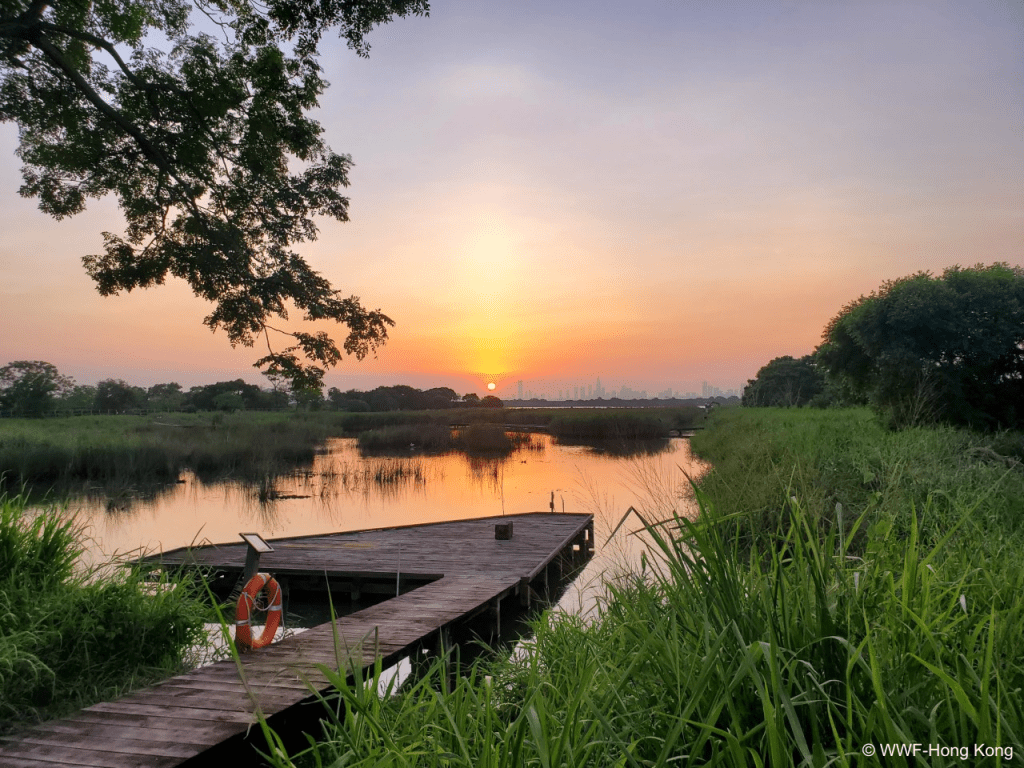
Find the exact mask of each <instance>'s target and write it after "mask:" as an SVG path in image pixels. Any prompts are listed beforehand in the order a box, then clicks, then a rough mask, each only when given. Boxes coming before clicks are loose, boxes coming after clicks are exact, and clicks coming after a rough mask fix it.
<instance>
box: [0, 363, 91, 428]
mask: <svg viewBox="0 0 1024 768" xmlns="http://www.w3.org/2000/svg"><path fill="white" fill-rule="evenodd" d="M74 388H75V382H74V380H73V379H71V378H69V377H68V376H62V375H61V373H60V372H59V371H58V370H57V367H56V366H55V365H53V364H51V363H46V362H43V361H42V360H16V361H14V362H12V363H8V364H7V365H5V366H3V367H2V368H0V410H3V411H10V412H12V413H14V414H16V415H18V416H39V415H42V414H43V413H46V412H47V411H49V410H50V409H51V408H52V407H53V404H54V401H55V398H57V397H60V396H62V395H65V394H67V393H69V392H71V391H73V389H74Z"/></svg>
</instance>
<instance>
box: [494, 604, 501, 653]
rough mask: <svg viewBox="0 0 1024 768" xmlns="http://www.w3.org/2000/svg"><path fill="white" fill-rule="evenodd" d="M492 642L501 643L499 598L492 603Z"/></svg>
mask: <svg viewBox="0 0 1024 768" xmlns="http://www.w3.org/2000/svg"><path fill="white" fill-rule="evenodd" d="M494 642H495V644H497V643H500V642H501V598H500V597H499V598H497V599H496V600H495V601H494Z"/></svg>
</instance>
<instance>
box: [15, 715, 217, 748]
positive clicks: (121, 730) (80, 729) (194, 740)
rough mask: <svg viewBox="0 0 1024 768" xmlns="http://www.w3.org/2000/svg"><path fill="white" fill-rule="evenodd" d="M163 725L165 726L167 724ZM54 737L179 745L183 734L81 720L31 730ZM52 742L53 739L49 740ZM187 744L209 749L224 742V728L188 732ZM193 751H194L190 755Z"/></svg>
mask: <svg viewBox="0 0 1024 768" xmlns="http://www.w3.org/2000/svg"><path fill="white" fill-rule="evenodd" d="M163 724H165V725H166V724H167V723H166V721H165V722H164V723H163ZM40 732H42V733H56V734H62V735H63V736H62V737H60V738H63V737H67V736H78V735H90V736H93V737H96V738H110V739H139V740H145V741H149V742H171V743H174V744H179V743H181V740H182V732H181V731H180V730H176V729H171V728H157V727H155V726H145V725H123V724H120V723H112V722H109V721H104V722H92V721H83V720H54V721H53V722H50V723H41V724H40V725H37V726H35V727H34V728H33V729H32V733H40ZM50 741H51V742H52V739H51V740H50ZM188 741H189V743H190V744H195V745H201V746H208V747H212V746H213V745H214V744H219V743H220V742H222V741H224V732H223V728H221V729H212V730H211V731H210V732H203V731H201V730H200V729H198V728H193V729H190V730H189V732H188ZM194 752H195V750H193V753H194Z"/></svg>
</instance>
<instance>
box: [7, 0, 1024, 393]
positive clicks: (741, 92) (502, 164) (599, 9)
mask: <svg viewBox="0 0 1024 768" xmlns="http://www.w3.org/2000/svg"><path fill="white" fill-rule="evenodd" d="M431 5H432V8H431V13H430V16H429V17H427V18H411V19H400V20H397V21H395V22H392V23H391V24H389V25H386V26H384V27H381V28H379V29H378V30H377V31H375V32H374V33H373V34H372V35H371V36H370V43H371V45H372V49H371V51H370V57H369V58H368V59H360V58H358V57H357V56H356V55H355V54H353V53H352V52H351V51H349V50H347V49H346V48H345V47H344V46H343V45H342V44H340V43H338V42H337V41H334V40H331V41H330V43H329V44H328V45H327V46H326V47H325V48H324V59H323V64H324V69H325V72H326V77H327V79H328V80H329V81H330V83H331V87H330V88H329V89H328V91H327V93H326V94H325V96H324V98H323V99H322V102H321V104H322V106H321V109H320V111H319V115H318V117H319V119H320V120H321V121H322V123H323V125H324V127H325V129H326V138H327V141H328V143H329V144H330V145H331V147H332V148H333V149H334V150H335V151H338V152H343V153H347V154H351V155H352V157H353V160H354V162H355V168H354V169H353V172H352V174H351V182H352V185H351V187H350V188H349V190H348V194H349V196H350V198H351V208H350V216H351V219H352V220H351V221H350V222H349V223H344V224H341V223H337V222H333V221H329V220H323V221H321V222H320V225H321V231H320V238H319V239H318V240H317V241H316V242H314V243H308V244H305V245H303V246H300V248H299V251H300V252H301V253H302V254H303V255H304V256H306V257H307V258H308V259H309V261H310V262H311V263H312V264H313V265H314V267H315V268H317V269H318V270H320V271H321V272H323V273H324V274H325V275H326V276H327V277H328V278H329V279H330V280H332V281H333V282H334V284H335V286H336V287H338V288H340V289H342V291H343V292H345V294H346V295H347V294H355V295H357V296H359V297H361V298H362V300H363V302H364V304H366V305H367V306H368V307H370V308H380V309H381V310H382V311H384V312H385V313H386V314H388V315H390V316H391V317H392V318H393V319H394V320H395V321H396V326H395V328H394V329H393V330H392V333H391V340H390V341H389V343H388V344H387V346H386V347H385V348H383V349H382V350H381V351H380V352H379V354H378V357H377V359H375V360H365V361H363V362H357V361H355V359H352V358H350V359H346V360H345V361H344V362H343V363H342V364H341V365H340V366H339V367H338V368H336V369H334V370H333V371H331V372H330V373H328V375H327V378H326V382H327V386H337V387H339V388H341V389H343V390H344V389H349V388H358V389H369V388H372V387H374V386H377V385H379V384H398V383H404V384H411V385H413V386H417V387H420V388H428V387H433V386H450V387H452V388H454V389H455V390H456V391H458V392H459V393H465V392H470V391H474V392H477V393H480V394H484V393H485V392H486V390H485V386H486V384H487V382H488V381H491V380H493V381H495V382H496V383H497V384H498V389H497V394H498V395H499V396H506V397H507V396H511V395H514V392H515V384H516V381H518V380H523V382H524V387H525V388H527V389H530V390H532V391H533V392H535V393H537V394H547V395H556V394H557V392H558V390H560V389H565V388H568V387H571V386H574V385H578V384H580V383H592V382H593V381H594V379H595V378H596V377H598V376H600V377H601V381H602V384H604V386H605V387H606V388H607V389H613V388H614V389H618V388H619V387H621V386H623V385H628V386H630V387H632V388H634V389H646V390H648V391H649V392H651V393H652V394H653V393H656V392H658V391H661V390H664V389H672V390H674V391H676V392H687V391H699V389H700V384H701V381H705V380H706V381H708V382H710V383H711V384H714V385H716V386H718V387H721V388H735V387H740V386H742V384H743V383H744V382H745V381H746V380H747V379H748V378H751V377H753V376H754V374H755V373H756V371H757V369H758V368H760V367H761V366H762V365H764V364H765V363H766V362H767V361H768V360H770V359H771V358H773V357H777V356H780V355H787V354H788V355H794V356H800V355H804V354H807V353H809V352H811V351H812V350H813V349H814V347H815V345H816V344H817V343H818V342H819V341H820V336H821V330H822V328H823V327H824V325H825V324H826V323H827V322H828V320H829V319H830V318H831V317H832V316H834V315H835V314H836V313H837V312H838V311H839V310H840V309H841V307H842V306H843V305H844V304H845V303H847V302H848V301H850V300H852V299H855V298H856V297H858V296H859V295H861V294H864V293H868V292H870V291H871V290H873V289H874V288H876V287H877V286H878V285H879V284H880V283H881V282H882V281H884V280H887V279H891V278H894V277H899V276H901V275H906V274H910V273H912V272H915V271H918V270H931V271H941V270H942V269H943V268H944V267H947V266H950V265H952V264H961V265H969V264H974V263H977V262H985V263H991V262H994V261H1008V262H1011V263H1016V264H1019V263H1021V262H1022V245H1024V4H1022V3H1020V2H1019V1H1018V0H971V1H969V2H942V1H941V0H938V1H935V2H931V1H929V2H914V3H910V2H906V3H904V2H899V1H898V0H878V1H877V2H875V1H874V0H865V1H864V2H853V3H836V2H814V1H812V0H794V1H793V2H766V0H750V1H749V2H722V3H708V2H701V3H697V2H669V1H668V0H663V1H661V2H648V1H647V0H639V1H638V2H634V3H628V4H624V3H609V2H589V3H588V2H551V0H544V1H543V2H532V1H531V2H522V1H520V0H517V1H516V2H510V3H502V4H497V3H481V2H472V1H470V0H436V2H432V4H431ZM16 139H17V130H16V127H15V126H13V125H9V124H6V125H0V158H2V159H0V233H2V234H0V307H2V326H0V365H2V364H3V363H5V362H7V361H10V360H21V359H30V360H46V361H49V362H52V363H54V364H56V365H57V366H58V368H59V369H60V370H61V371H62V372H63V373H66V374H69V375H71V376H74V377H75V378H76V379H77V380H78V381H79V382H80V383H95V382H96V381H97V380H99V379H103V378H109V377H114V378H123V379H126V380H128V381H130V382H131V383H134V384H139V385H143V386H149V385H151V384H154V383H158V382H166V381H178V382H180V383H182V384H183V385H185V386H186V388H187V387H188V386H190V385H193V384H201V383H211V382H213V381H218V380H223V379H228V378H238V377H242V378H245V379H247V380H248V381H251V382H253V383H260V384H263V383H265V379H263V378H262V377H261V376H260V374H259V373H258V372H257V371H256V370H255V369H253V368H252V362H253V361H254V360H255V359H256V358H257V357H259V356H260V355H261V354H262V353H261V352H260V351H259V350H254V349H245V348H239V349H231V347H230V346H229V344H228V342H227V338H226V336H225V335H224V334H222V333H218V334H216V335H214V334H211V333H210V332H209V330H208V329H206V328H205V327H204V326H203V325H202V318H203V317H204V316H205V315H206V314H207V313H208V312H209V307H208V305H206V304H204V303H203V302H201V301H199V300H198V299H195V298H193V297H192V296H191V294H190V292H189V290H188V289H187V287H185V286H184V285H183V284H182V283H180V282H169V283H168V284H167V285H166V286H163V287H161V288H156V289H153V290H149V291H142V292H136V293H133V294H128V295H121V296H118V297H111V298H102V297H100V296H99V294H98V293H97V292H96V291H95V289H94V287H93V284H92V283H91V281H90V280H89V278H88V277H87V276H86V274H85V272H84V270H83V268H82V266H81V261H80V260H81V257H82V256H84V255H86V254H91V253H98V252H100V250H101V243H102V238H101V234H100V233H101V232H102V231H104V230H110V231H115V232H121V231H122V220H121V218H120V216H119V214H118V211H117V207H116V204H115V202H114V201H113V200H112V199H107V200H103V201H99V202H93V203H91V205H90V207H89V208H88V210H87V211H86V212H85V213H84V214H82V215H80V216H77V217H75V218H73V219H70V220H66V221H63V222H57V221H55V220H53V219H51V218H49V217H47V216H46V215H44V214H43V213H41V212H39V211H38V209H37V208H36V204H35V202H34V201H32V200H26V199H22V198H20V197H19V196H18V194H17V189H18V187H19V186H20V184H21V178H20V173H19V167H20V164H19V161H18V159H17V158H16V157H15V156H14V150H15V147H16V144H17V142H16Z"/></svg>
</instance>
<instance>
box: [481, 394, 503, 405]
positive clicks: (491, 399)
mask: <svg viewBox="0 0 1024 768" xmlns="http://www.w3.org/2000/svg"><path fill="white" fill-rule="evenodd" d="M480 405H481V406H483V407H484V408H503V407H504V405H505V404H504V403H503V402H501V400H500V399H498V398H497V397H495V396H494V395H486V396H485V397H484V398H483V399H482V400H481V401H480Z"/></svg>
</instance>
